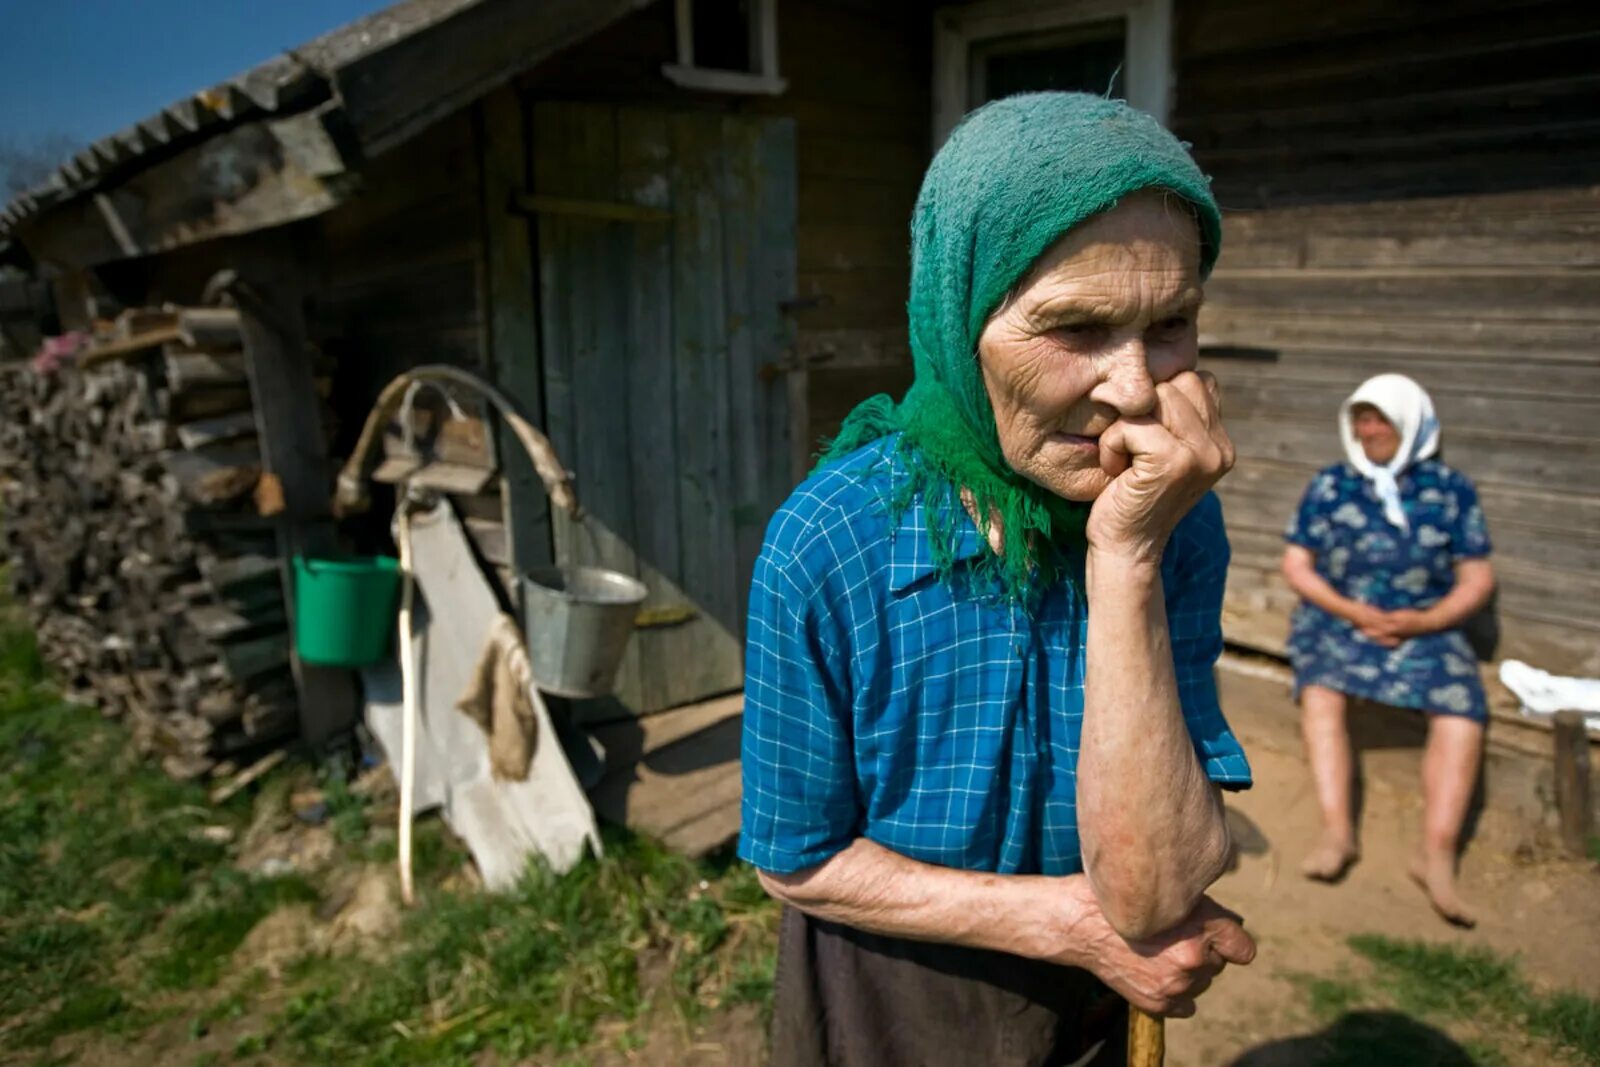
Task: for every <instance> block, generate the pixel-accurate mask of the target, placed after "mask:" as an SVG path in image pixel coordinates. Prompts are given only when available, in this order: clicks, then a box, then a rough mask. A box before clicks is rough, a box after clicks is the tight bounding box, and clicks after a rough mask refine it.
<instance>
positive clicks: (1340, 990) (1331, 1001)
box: [1289, 974, 1365, 1022]
mask: <svg viewBox="0 0 1600 1067" xmlns="http://www.w3.org/2000/svg"><path fill="white" fill-rule="evenodd" d="M1289 980H1290V981H1291V982H1293V983H1294V984H1295V985H1296V986H1298V987H1299V988H1300V991H1301V992H1302V993H1303V994H1305V997H1306V1001H1307V1002H1308V1003H1309V1004H1310V1006H1311V1014H1312V1015H1313V1016H1314V1017H1315V1018H1316V1019H1317V1020H1318V1021H1319V1022H1331V1021H1332V1020H1334V1019H1337V1018H1339V1017H1340V1016H1343V1015H1348V1014H1349V1013H1350V1012H1352V1011H1354V1010H1355V1009H1356V1008H1358V1007H1360V1006H1361V1005H1362V1004H1363V1003H1365V996H1364V994H1363V990H1362V988H1361V987H1360V986H1359V985H1357V984H1356V983H1355V982H1354V981H1351V980H1350V979H1349V978H1346V977H1344V976H1342V975H1341V976H1340V977H1337V978H1329V977H1326V976H1324V975H1314V974H1291V975H1289Z"/></svg>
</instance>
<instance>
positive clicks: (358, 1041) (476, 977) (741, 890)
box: [273, 821, 776, 1064]
mask: <svg viewBox="0 0 1600 1067" xmlns="http://www.w3.org/2000/svg"><path fill="white" fill-rule="evenodd" d="M430 822H431V821H430ZM427 825H429V823H427V822H425V823H419V824H418V829H419V831H420V830H422V829H423V827H425V826H427ZM426 839H427V838H426V837H423V836H420V835H419V838H418V840H419V842H420V841H422V840H426ZM440 840H441V843H448V839H447V838H445V837H443V836H442V830H441V838H440ZM454 847H455V846H451V848H452V849H453V848H454ZM420 851H421V850H420V849H419V852H420ZM457 863H459V855H458V854H452V855H451V857H450V866H454V865H456V864H457ZM752 885H756V886H757V888H759V886H758V883H756V882H755V880H754V876H753V875H751V874H749V873H748V872H747V870H746V869H745V868H743V867H742V865H735V864H732V863H728V864H726V865H724V866H722V867H718V866H717V865H716V864H704V863H695V862H692V861H690V860H687V859H684V858H682V857H680V856H675V855H672V854H669V853H667V852H665V851H664V850H662V849H660V848H659V847H657V846H655V845H652V844H650V843H648V842H645V841H643V840H640V839H638V838H634V837H632V836H630V835H627V834H625V833H622V832H620V831H608V833H607V836H606V855H605V858H604V859H589V860H586V861H585V862H583V863H581V864H579V865H578V867H577V868H576V869H574V870H573V871H571V872H569V873H568V874H566V875H565V876H562V877H556V876H554V875H552V874H550V873H549V872H548V871H545V870H542V869H540V868H533V869H530V870H529V872H528V873H527V875H526V876H525V877H524V878H523V880H522V881H521V883H519V885H518V886H517V887H516V888H515V889H514V890H512V891H510V892H508V893H502V894H495V895H490V894H480V893H474V894H453V893H444V892H437V891H436V892H433V893H431V894H429V895H428V896H427V897H426V899H425V903H424V906H423V907H421V908H419V909H417V910H415V911H413V912H411V913H409V914H408V915H407V916H406V918H405V922H404V926H403V930H402V936H401V938H400V939H399V944H400V945H401V946H402V947H401V948H400V949H399V951H398V952H397V953H396V954H395V955H393V956H390V957H389V958H387V959H385V960H384V961H382V962H381V963H375V962H369V961H361V960H356V959H349V958H346V959H336V960H322V961H318V962H316V963H313V964H308V965H307V966H306V967H304V968H303V969H302V970H301V971H300V973H299V976H298V980H299V981H301V982H302V983H303V984H302V985H300V986H299V987H298V989H299V992H298V993H297V995H296V996H295V997H294V998H293V999H292V1000H291V1001H290V1002H289V1003H288V1004H287V1005H286V1007H285V1009H284V1011H283V1012H282V1013H281V1015H280V1017H279V1018H278V1019H277V1020H276V1025H275V1029H274V1031H273V1033H274V1041H275V1047H277V1048H279V1049H280V1051H281V1052H283V1054H285V1055H287V1056H289V1058H292V1059H296V1060H300V1061H306V1062H324V1061H329V1060H333V1059H348V1060H351V1061H352V1062H355V1063H373V1064H409V1063H440V1064H455V1063H462V1064H467V1063H473V1062H475V1060H476V1058H477V1057H478V1056H480V1055H481V1053H482V1052H483V1050H485V1049H493V1050H494V1051H495V1052H497V1053H498V1054H499V1055H501V1056H502V1057H504V1058H506V1059H517V1058H521V1057H525V1056H529V1055H532V1054H534V1053H541V1052H542V1053H544V1054H547V1055H549V1054H554V1055H556V1056H561V1055H572V1054H576V1053H579V1052H581V1050H582V1049H583V1047H584V1046H585V1045H586V1044H587V1043H588V1042H589V1041H590V1040H591V1039H592V1038H593V1036H594V1033H595V1028H596V1026H597V1025H598V1024H599V1023H600V1022H601V1021H602V1020H605V1019H614V1020H620V1021H623V1022H628V1021H631V1020H633V1019H636V1018H638V1017H639V1015H640V1013H641V1012H642V1010H643V1008H644V1003H645V1000H644V998H645V994H646V993H647V992H648V991H647V990H645V989H644V988H642V983H641V981H640V975H639V962H638V961H639V959H640V957H641V955H646V956H651V955H653V956H655V957H657V958H670V959H671V960H672V961H673V966H672V968H671V970H670V972H669V973H668V981H669V984H670V986H671V991H672V993H673V994H674V996H675V998H676V999H678V1000H679V1001H680V1002H681V1010H685V1011H700V1010H704V1009H705V1008H708V1007H715V1006H719V1005H721V1004H724V1003H733V1002H743V1001H744V1000H748V999H759V998H760V997H762V996H764V995H765V993H764V992H763V991H764V989H767V988H769V987H770V981H771V979H770V967H769V966H768V961H770V959H771V946H772V942H773V936H772V934H773V927H774V925H775V923H774V921H773V920H774V919H775V916H776V909H775V907H774V906H772V905H770V903H768V902H767V901H766V897H765V895H764V894H760V895H759V896H756V895H753V894H752V893H751V889H750V887H751V886H752ZM735 990H736V991H737V992H734V991H735Z"/></svg>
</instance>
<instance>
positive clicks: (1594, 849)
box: [1588, 834, 1600, 863]
mask: <svg viewBox="0 0 1600 1067" xmlns="http://www.w3.org/2000/svg"><path fill="white" fill-rule="evenodd" d="M1588 853H1589V858H1590V859H1592V860H1594V861H1595V862H1596V863H1600V834H1595V835H1594V836H1592V837H1590V838H1589V848H1588Z"/></svg>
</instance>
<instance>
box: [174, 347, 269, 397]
mask: <svg viewBox="0 0 1600 1067" xmlns="http://www.w3.org/2000/svg"><path fill="white" fill-rule="evenodd" d="M165 366H166V372H167V388H168V389H171V390H172V391H173V392H174V393H181V392H184V391H185V390H188V389H196V388H203V387H206V386H220V385H247V383H248V382H249V377H248V375H247V374H246V372H245V367H244V353H243V352H195V351H193V350H192V349H189V348H187V347H177V348H174V347H173V346H171V345H169V346H168V347H167V350H166V355H165Z"/></svg>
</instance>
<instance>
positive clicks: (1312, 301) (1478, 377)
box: [1173, 0, 1600, 672]
mask: <svg viewBox="0 0 1600 1067" xmlns="http://www.w3.org/2000/svg"><path fill="white" fill-rule="evenodd" d="M1176 34H1177V36H1176V41H1175V62H1176V67H1177V84H1176V89H1175V95H1174V100H1175V105H1176V106H1175V110H1174V115H1173V125H1174V129H1175V130H1176V132H1177V133H1178V134H1179V135H1180V136H1181V137H1183V138H1184V139H1185V140H1188V141H1190V142H1192V143H1193V144H1194V146H1195V154H1196V156H1197V158H1198V159H1199V161H1200V163H1201V165H1202V167H1204V168H1205V169H1206V171H1207V172H1208V173H1210V174H1211V175H1212V176H1213V187H1214V189H1215V190H1216V192H1217V196H1218V199H1219V201H1220V202H1221V203H1222V205H1223V207H1224V211H1225V214H1226V216H1227V222H1226V224H1225V234H1226V236H1225V240H1224V247H1223V255H1222V259H1221V261H1220V262H1219V264H1218V268H1217V271H1216V273H1215V275H1214V276H1213V278H1212V280H1211V282H1210V284H1209V285H1208V286H1207V293H1206V295H1207V304H1206V308H1205V310H1204V311H1203V312H1202V315H1201V324H1200V325H1201V333H1202V341H1203V345H1204V346H1205V347H1204V352H1205V353H1206V358H1205V359H1204V363H1205V364H1206V365H1207V366H1208V367H1209V368H1210V369H1211V370H1213V371H1214V372H1215V373H1216V374H1217V376H1218V377H1219V379H1221V381H1222V384H1223V396H1224V413H1225V417H1226V418H1227V420H1228V424H1229V428H1230V430H1231V431H1232V432H1233V433H1234V437H1235V440H1236V441H1237V443H1238V445H1239V449H1240V463H1239V467H1238V469H1237V470H1236V471H1235V473H1234V474H1233V475H1232V476H1230V477H1229V479H1228V480H1227V481H1226V482H1225V483H1224V485H1223V488H1222V496H1223V501H1224V504H1225V507H1226V510H1227V515H1228V525H1229V530H1230V533H1231V536H1232V538H1233V543H1234V567H1233V571H1232V574H1231V577H1230V586H1229V599H1228V627H1229V633H1230V636H1231V637H1232V638H1233V639H1235V640H1238V641H1240V642H1241V643H1244V644H1251V645H1256V646H1258V647H1265V648H1268V649H1271V650H1277V649H1279V648H1281V646H1282V641H1283V639H1284V637H1285V635H1286V632H1287V618H1286V616H1287V612H1288V610H1289V609H1290V608H1291V607H1292V605H1293V602H1294V597H1293V596H1292V594H1290V593H1289V591H1288V589H1287V588H1286V587H1285V586H1284V585H1283V582H1282V579H1281V578H1280V577H1279V576H1278V573H1277V563H1278V559H1279V557H1280V555H1281V552H1282V538H1281V534H1282V530H1283V527H1284V525H1285V523H1286V522H1287V520H1288V519H1289V517H1290V515H1291V514H1292V513H1293V511H1294V508H1295V506H1296V504H1297V502H1298V500H1299V495H1300V493H1301V492H1302V491H1303V489H1304V487H1305V484H1306V483H1307V481H1308V480H1309V479H1310V477H1311V475H1312V474H1313V473H1314V472H1315V471H1316V470H1317V469H1318V468H1319V467H1321V466H1325V465H1326V464H1328V463H1331V462H1334V461H1336V460H1337V459H1338V458H1340V454H1341V453H1340V445H1339V442H1338V437H1337V433H1336V428H1335V424H1334V419H1335V415H1336V412H1337V409H1338V406H1339V403H1340V401H1341V400H1342V399H1343V398H1344V397H1345V396H1346V395H1348V394H1349V393H1350V391H1352V390H1353V389H1354V388H1355V386H1356V385H1358V384H1359V383H1360V382H1361V381H1363V380H1364V379H1366V378H1367V377H1369V376H1371V375H1373V374H1378V373H1382V372H1384V371H1400V372H1403V373H1406V374H1409V375H1411V376H1412V377H1414V378H1416V379H1417V380H1418V381H1419V382H1421V383H1422V385H1423V386H1425V387H1426V388H1427V389H1428V390H1429V392H1430V393H1431V394H1432V395H1433V398H1434V401H1435V404H1436V405H1437V407H1438V409H1439V414H1440V418H1441V420H1442V422H1443V425H1444V456H1445V459H1446V460H1447V461H1448V462H1450V463H1452V464H1453V465H1455V466H1457V467H1458V468H1460V469H1461V470H1462V471H1464V472H1465V473H1466V474H1467V475H1468V476H1470V477H1471V478H1472V479H1473V480H1474V481H1475V482H1476V483H1477V485H1478V487H1479V491H1480V494H1481V496H1482V498H1483V502H1484V507H1485V511H1486V513H1487V515H1488V519H1489V526H1490V533H1491V536H1492V537H1493V539H1494V542H1495V546H1496V557H1495V562H1496V567H1497V571H1498V574H1499V577H1500V584H1501V593H1500V597H1499V602H1498V607H1499V612H1500V616H1501V628H1502V634H1503V637H1502V642H1501V647H1500V654H1501V655H1503V656H1518V657H1522V658H1527V659H1531V660H1533V661H1534V662H1537V663H1539V664H1540V665H1541V666H1545V667H1549V668H1551V669H1556V670H1567V671H1589V672H1592V671H1593V670H1595V669H1600V584H1597V581H1596V579H1595V577H1594V576H1595V575H1596V574H1600V523H1597V520H1600V474H1597V473H1596V471H1597V470H1600V310H1597V309H1600V240H1597V238H1600V137H1597V136H1596V133H1597V132H1600V107H1597V106H1596V105H1595V103H1594V101H1595V100H1597V99H1600V94H1597V92H1596V89H1597V88H1600V86H1597V85H1596V84H1595V75H1594V72H1593V61H1592V56H1593V54H1594V52H1593V50H1594V47H1595V45H1596V43H1600V9H1597V8H1595V7H1593V6H1592V5H1585V4H1577V3H1547V2H1546V3H1540V2H1516V0H1500V2H1492V0H1468V2H1465V3H1462V4H1455V5H1447V6H1434V7H1422V6H1417V5H1403V4H1402V5H1396V4H1392V3H1380V2H1376V0H1370V2H1369V0H1355V2H1353V3H1350V4H1341V5H1336V6H1333V7H1326V8H1318V7H1315V6H1310V5H1279V4H1268V3H1264V2H1259V0H1192V2H1180V3H1179V4H1178V5H1177V31H1176Z"/></svg>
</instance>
